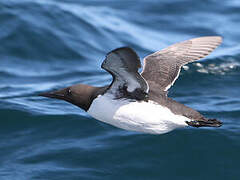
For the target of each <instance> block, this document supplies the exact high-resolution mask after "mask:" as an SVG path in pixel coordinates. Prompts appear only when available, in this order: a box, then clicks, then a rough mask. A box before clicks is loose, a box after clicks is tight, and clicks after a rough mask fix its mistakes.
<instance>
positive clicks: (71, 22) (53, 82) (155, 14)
mask: <svg viewBox="0 0 240 180" xmlns="http://www.w3.org/2000/svg"><path fill="white" fill-rule="evenodd" d="M239 17H240V2H239V1H238V0H228V1H221V2H220V1H217V0H202V1H190V0H172V1H169V0H161V1H157V0H142V1H137V0H131V1H127V0H121V1H110V0H101V1H99V0H98V1H97V0H81V1H80V0H68V1H58V0H21V1H18V0H1V1H0V24H1V26H0V42H1V45H0V117H1V119H0V138H1V139H0V180H26V179H27V180H28V179H31V180H32V179H39V180H40V179H41V180H46V179H49V180H60V179H64V180H65V179H66V180H75V179H76V180H79V179H131V180H132V179H169V180H173V179H178V180H180V179H181V180H193V179H194V180H202V179H211V180H215V179H217V180H226V179H231V180H235V179H236V180H238V179H239V177H240V171H239V162H240V155H239V153H240V30H239V29H240V21H239ZM208 35H220V36H222V37H223V38H224V41H223V44H222V45H221V46H220V47H219V48H218V49H217V50H216V51H214V53H212V54H211V55H210V56H208V57H207V58H205V59H204V60H203V61H200V62H198V63H194V64H190V65H187V66H185V67H184V69H183V70H182V71H181V76H180V77H179V79H178V80H177V81H176V83H175V85H174V87H173V88H171V90H170V96H171V97H172V98H174V99H175V100H177V101H179V102H181V103H184V104H186V105H188V106H190V107H192V108H195V109H196V110H198V111H200V112H201V113H202V114H204V115H205V116H207V117H209V118H217V119H219V120H221V121H222V122H223V123H224V125H223V126H222V127H221V128H218V129H214V128H199V129H197V128H185V129H178V130H175V131H172V132H170V133H167V134H163V135H148V134H141V133H136V132H128V131H125V130H121V129H117V128H114V127H112V126H110V125H107V124H103V123H101V122H98V121H96V120H94V119H93V118H91V117H90V116H88V115H87V114H86V113H85V112H84V111H82V110H80V109H79V108H77V107H74V106H72V105H70V104H67V103H65V102H62V101H57V100H53V99H47V98H43V97H39V96H37V94H38V93H40V92H44V91H49V90H53V89H57V88H62V87H66V86H69V85H72V84H77V83H85V84H90V85H95V86H102V85H106V84H108V83H110V82H111V76H110V75H109V74H108V73H107V72H105V71H103V70H102V69H101V68H100V64H101V62H102V60H103V59H104V57H105V54H106V53H107V52H108V51H110V50H112V49H115V48H117V47H121V46H130V47H132V48H134V49H135V50H136V51H137V52H138V54H139V55H140V57H141V58H143V57H144V56H146V55H148V54H150V53H152V52H154V51H157V50H160V49H161V48H164V47H166V46H168V45H170V44H173V43H176V42H179V41H183V40H186V39H190V38H194V37H198V36H208Z"/></svg>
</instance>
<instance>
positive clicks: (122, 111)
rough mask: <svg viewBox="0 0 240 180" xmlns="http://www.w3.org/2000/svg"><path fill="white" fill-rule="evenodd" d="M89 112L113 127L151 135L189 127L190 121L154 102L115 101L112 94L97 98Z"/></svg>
mask: <svg viewBox="0 0 240 180" xmlns="http://www.w3.org/2000/svg"><path fill="white" fill-rule="evenodd" d="M87 112H88V113H89V114H90V115H91V116H92V117H94V118H96V119H98V120H100V121H102V122H105V123H108V124H111V125H113V126H116V127H119V128H122V129H126V130H131V131H139V132H145V133H151V134H162V133H166V132H169V131H171V130H173V129H175V128H178V127H184V126H187V124H186V121H190V119H188V118H186V117H184V116H180V115H175V114H173V113H172V112H171V111H170V110H169V109H168V108H166V107H163V106H161V105H159V104H156V103H154V102H144V101H141V102H130V101H129V100H127V99H117V100H114V99H113V97H112V95H111V94H105V95H103V96H99V97H97V98H96V99H95V100H94V101H93V102H92V104H91V106H90V108H89V110H88V111H87Z"/></svg>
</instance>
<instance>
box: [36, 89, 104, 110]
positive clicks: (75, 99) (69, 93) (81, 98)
mask: <svg viewBox="0 0 240 180" xmlns="http://www.w3.org/2000/svg"><path fill="white" fill-rule="evenodd" d="M106 89H107V86H106V87H93V86H89V85H85V84H77V85H73V86H70V87H67V88H63V89H60V90H56V91H51V92H45V93H41V94H39V96H44V97H49V98H55V99H61V100H65V101H67V102H70V103H72V104H74V105H76V106H78V107H80V108H82V109H83V110H85V111H88V109H89V107H90V106H91V104H92V101H93V100H94V99H95V98H96V97H97V96H98V95H101V94H103V93H104V92H105V91H106Z"/></svg>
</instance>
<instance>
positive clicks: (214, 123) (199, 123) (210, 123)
mask: <svg viewBox="0 0 240 180" xmlns="http://www.w3.org/2000/svg"><path fill="white" fill-rule="evenodd" d="M186 123H187V124H188V125H189V126H193V127H220V126H222V122H221V121H218V120H217V119H205V118H204V119H202V120H193V121H189V122H186Z"/></svg>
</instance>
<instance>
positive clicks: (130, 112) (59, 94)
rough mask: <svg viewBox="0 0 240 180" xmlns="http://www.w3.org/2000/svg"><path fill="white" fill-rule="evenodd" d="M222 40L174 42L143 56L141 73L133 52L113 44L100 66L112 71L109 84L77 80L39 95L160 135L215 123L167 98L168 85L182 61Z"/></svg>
mask: <svg viewBox="0 0 240 180" xmlns="http://www.w3.org/2000/svg"><path fill="white" fill-rule="evenodd" d="M221 42H222V38H221V37H219V36H206V37H200V38H194V39H190V40H187V41H183V42H180V43H176V44H174V45H171V46H169V47H167V48H165V49H163V50H160V51H157V52H155V53H153V54H150V55H148V56H146V57H145V58H144V60H143V61H144V65H143V70H142V72H141V73H139V72H138V71H139V69H140V68H141V61H140V59H139V57H138V55H137V54H136V52H135V51H134V50H133V49H131V48H129V47H121V48H117V49H115V50H113V51H111V52H109V53H108V54H107V55H106V58H105V60H104V61H103V63H102V65H101V68H102V69H104V70H106V71H107V72H109V73H110V74H111V75H112V78H113V80H112V82H111V84H109V85H107V86H104V87H94V86H90V85H85V84H77V85H73V86H70V87H67V88H64V89H60V90H57V91H52V92H46V93H41V94H40V96H44V97H49V98H56V99H61V100H65V101H67V102H70V103H72V104H74V105H76V106H78V107H80V108H81V109H83V110H85V111H86V112H87V113H89V114H90V115H91V116H92V117H94V118H95V119H97V120H100V121H102V122H105V123H108V124H111V125H113V126H116V127H118V128H122V129H125V130H130V131H138V132H144V133H150V134H163V133H167V132H169V131H172V130H174V129H176V128H181V127H185V126H193V127H220V126H221V125H222V123H221V122H220V121H218V120H216V119H209V118H207V117H204V116H203V115H202V114H200V113H199V112H197V111H196V110H193V109H191V108H190V107H187V106H185V105H183V104H181V103H179V102H176V101H175V100H173V99H171V98H169V97H168V90H169V88H170V87H171V86H172V85H173V84H174V82H175V81H176V79H177V78H178V76H179V74H180V70H181V67H182V66H183V65H185V64H187V63H190V62H194V61H196V60H199V59H201V58H203V57H205V56H207V55H208V54H209V53H211V52H212V51H213V50H214V49H215V48H216V47H217V46H218V45H219V44H221Z"/></svg>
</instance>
